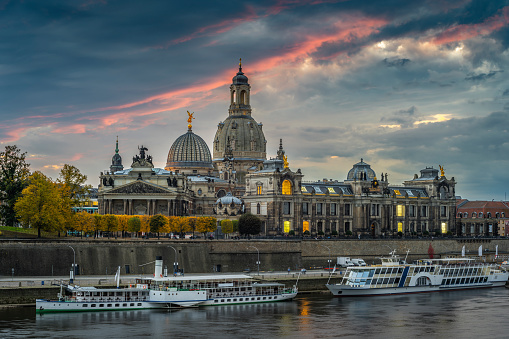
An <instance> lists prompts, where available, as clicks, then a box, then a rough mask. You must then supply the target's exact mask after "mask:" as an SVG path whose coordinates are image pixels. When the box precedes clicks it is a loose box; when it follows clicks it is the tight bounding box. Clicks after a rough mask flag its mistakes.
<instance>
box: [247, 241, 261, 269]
mask: <svg viewBox="0 0 509 339" xmlns="http://www.w3.org/2000/svg"><path fill="white" fill-rule="evenodd" d="M249 247H252V248H254V249H255V250H256V252H257V253H258V260H257V261H256V265H258V275H260V251H259V250H258V248H256V247H254V246H249Z"/></svg>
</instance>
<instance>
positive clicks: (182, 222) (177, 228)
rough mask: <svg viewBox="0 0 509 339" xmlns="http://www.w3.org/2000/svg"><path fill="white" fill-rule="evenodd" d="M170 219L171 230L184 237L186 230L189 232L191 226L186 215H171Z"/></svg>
mask: <svg viewBox="0 0 509 339" xmlns="http://www.w3.org/2000/svg"><path fill="white" fill-rule="evenodd" d="M168 219H169V220H168V222H169V224H170V230H171V232H173V233H177V234H179V235H180V236H181V237H183V236H184V234H185V233H186V232H189V231H190V230H191V229H190V228H189V221H188V220H187V218H185V217H175V216H172V217H169V218H168Z"/></svg>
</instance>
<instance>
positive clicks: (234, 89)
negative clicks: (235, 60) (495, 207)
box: [228, 59, 251, 116]
mask: <svg viewBox="0 0 509 339" xmlns="http://www.w3.org/2000/svg"><path fill="white" fill-rule="evenodd" d="M232 80H233V81H232V84H231V85H230V108H229V109H228V114H229V115H230V116H231V115H248V116H251V105H250V98H249V96H250V92H251V85H249V83H248V79H247V76H245V75H244V73H243V72H242V59H240V60H239V71H238V72H237V75H235V76H234V77H233V79H232Z"/></svg>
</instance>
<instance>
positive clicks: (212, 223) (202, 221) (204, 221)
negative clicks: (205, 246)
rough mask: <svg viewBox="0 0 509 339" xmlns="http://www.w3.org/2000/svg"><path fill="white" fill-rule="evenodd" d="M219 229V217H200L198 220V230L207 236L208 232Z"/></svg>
mask: <svg viewBox="0 0 509 339" xmlns="http://www.w3.org/2000/svg"><path fill="white" fill-rule="evenodd" d="M216 229H217V219H216V218H214V217H199V218H198V220H197V222H196V231H197V232H200V233H203V236H204V237H205V236H206V234H207V233H208V232H214V231H215V230H216Z"/></svg>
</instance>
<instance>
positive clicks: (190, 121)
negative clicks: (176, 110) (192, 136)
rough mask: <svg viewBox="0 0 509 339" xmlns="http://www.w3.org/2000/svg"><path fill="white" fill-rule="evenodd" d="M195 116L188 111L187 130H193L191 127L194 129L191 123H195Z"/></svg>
mask: <svg viewBox="0 0 509 339" xmlns="http://www.w3.org/2000/svg"><path fill="white" fill-rule="evenodd" d="M193 114H194V112H193V113H189V111H187V115H188V116H189V117H188V118H187V128H189V129H191V127H193V126H192V125H191V123H192V122H193V119H194V117H193Z"/></svg>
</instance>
